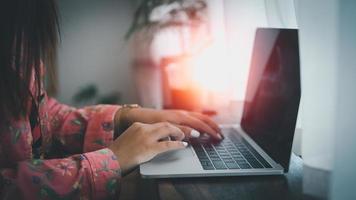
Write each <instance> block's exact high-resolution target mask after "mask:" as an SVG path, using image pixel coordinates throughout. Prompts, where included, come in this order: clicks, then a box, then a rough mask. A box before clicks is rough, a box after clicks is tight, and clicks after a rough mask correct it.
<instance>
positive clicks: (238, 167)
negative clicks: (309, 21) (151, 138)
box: [140, 28, 301, 178]
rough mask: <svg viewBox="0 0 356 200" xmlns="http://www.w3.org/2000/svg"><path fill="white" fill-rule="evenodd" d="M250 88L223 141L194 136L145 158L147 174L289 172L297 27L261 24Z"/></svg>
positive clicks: (142, 168)
mask: <svg viewBox="0 0 356 200" xmlns="http://www.w3.org/2000/svg"><path fill="white" fill-rule="evenodd" d="M237 67H238V66H237ZM246 91H247V92H246V98H245V103H244V110H243V115H242V119H241V124H240V125H228V126H222V127H221V128H222V133H223V135H224V137H225V139H224V140H223V141H221V142H217V141H212V140H210V138H208V137H207V136H202V137H201V138H198V139H192V140H190V145H189V146H188V148H186V149H182V150H178V151H172V152H166V153H163V154H160V155H158V156H156V157H155V158H154V159H153V160H151V161H149V162H147V163H144V164H142V165H141V166H140V173H141V175H142V177H145V178H168V177H199V176H242V175H275V174H283V173H286V172H288V168H289V161H290V156H291V149H292V143H293V136H294V130H295V124H296V119H297V115H298V108H299V101H300V96H301V89H300V67H299V46H298V31H297V30H296V29H273V28H259V29H257V31H256V35H255V42H254V47H253V52H252V60H251V66H250V73H249V78H248V84H247V90H246Z"/></svg>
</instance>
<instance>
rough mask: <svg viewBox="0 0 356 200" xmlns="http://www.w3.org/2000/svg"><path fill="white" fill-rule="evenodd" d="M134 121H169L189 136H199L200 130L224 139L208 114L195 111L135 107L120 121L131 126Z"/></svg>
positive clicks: (150, 122) (148, 122)
mask: <svg viewBox="0 0 356 200" xmlns="http://www.w3.org/2000/svg"><path fill="white" fill-rule="evenodd" d="M134 122H142V123H147V124H152V123H158V122H169V123H172V124H174V125H175V126H177V127H178V128H180V129H181V130H182V131H183V132H184V134H185V136H186V137H188V138H189V137H198V136H199V132H200V133H207V134H208V135H210V136H212V137H213V138H215V139H218V140H221V139H222V135H221V130H220V128H219V126H218V125H217V124H216V123H215V122H214V121H213V120H211V119H210V118H209V117H208V116H206V115H203V114H200V113H195V112H188V111H183V110H154V109H149V108H133V109H130V110H128V111H127V113H125V114H123V115H122V117H121V118H120V122H119V123H124V124H127V127H129V126H130V125H131V124H132V123H134ZM193 130H197V131H199V132H196V131H193Z"/></svg>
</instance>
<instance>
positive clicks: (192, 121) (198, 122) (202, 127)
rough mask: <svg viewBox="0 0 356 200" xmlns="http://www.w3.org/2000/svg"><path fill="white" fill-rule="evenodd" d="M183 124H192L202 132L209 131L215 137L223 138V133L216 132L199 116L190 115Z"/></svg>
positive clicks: (191, 125)
mask: <svg viewBox="0 0 356 200" xmlns="http://www.w3.org/2000/svg"><path fill="white" fill-rule="evenodd" d="M183 124H184V125H185V126H190V127H192V128H194V129H195V130H198V131H199V132H201V133H207V134H209V135H210V136H212V137H213V138H215V139H218V140H221V139H222V137H221V135H220V134H219V133H218V132H216V131H215V130H214V129H212V128H211V127H210V126H209V125H207V124H206V123H205V122H203V121H201V120H200V119H198V118H195V117H192V116H188V117H186V120H185V121H184V122H183Z"/></svg>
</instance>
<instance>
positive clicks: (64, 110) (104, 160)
mask: <svg viewBox="0 0 356 200" xmlns="http://www.w3.org/2000/svg"><path fill="white" fill-rule="evenodd" d="M41 93H42V95H41V98H40V100H39V102H38V108H39V111H38V116H39V117H38V118H39V120H38V122H37V123H35V124H36V125H35V126H34V125H33V124H34V123H33V122H31V120H30V119H31V118H30V116H27V117H26V118H24V119H22V120H13V121H12V122H11V123H10V124H8V125H7V126H6V127H5V129H2V130H0V136H1V137H0V198H1V199H11V200H13V199H111V198H115V197H116V198H117V194H118V191H119V183H120V178H121V171H120V165H119V163H118V161H117V158H116V156H115V155H114V154H113V152H112V151H110V150H109V149H108V148H106V147H107V146H108V145H109V144H110V143H111V142H112V141H113V132H114V123H113V119H114V116H115V113H116V111H117V110H118V109H119V108H120V107H119V106H110V105H98V106H92V107H86V108H83V109H75V108H72V107H69V106H66V105H63V104H60V103H58V102H57V101H56V100H54V99H52V98H48V97H47V95H46V93H45V92H44V91H42V92H41ZM31 125H32V127H31ZM41 148H42V149H43V150H41V151H40V149H41ZM40 152H42V153H40ZM41 155H44V157H43V156H41Z"/></svg>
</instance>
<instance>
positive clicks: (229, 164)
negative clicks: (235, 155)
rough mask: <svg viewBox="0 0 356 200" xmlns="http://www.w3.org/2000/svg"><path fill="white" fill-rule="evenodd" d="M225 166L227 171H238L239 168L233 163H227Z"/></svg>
mask: <svg viewBox="0 0 356 200" xmlns="http://www.w3.org/2000/svg"><path fill="white" fill-rule="evenodd" d="M225 164H226V166H227V168H229V169H240V167H239V166H238V165H237V164H236V163H235V162H233V163H230V162H228V163H225Z"/></svg>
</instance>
